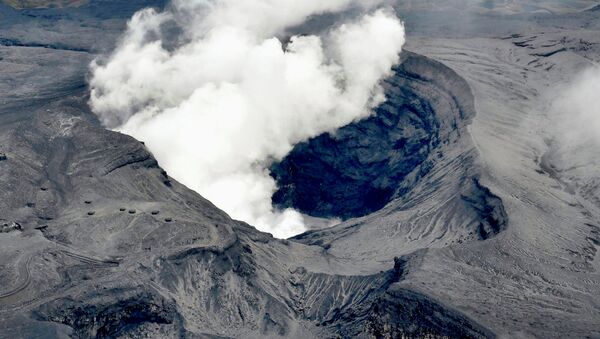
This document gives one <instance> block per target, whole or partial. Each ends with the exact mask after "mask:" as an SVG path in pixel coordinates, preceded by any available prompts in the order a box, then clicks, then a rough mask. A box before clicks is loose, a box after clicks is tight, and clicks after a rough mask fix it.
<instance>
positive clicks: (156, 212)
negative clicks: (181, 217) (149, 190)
mask: <svg viewBox="0 0 600 339" xmlns="http://www.w3.org/2000/svg"><path fill="white" fill-rule="evenodd" d="M151 213H152V215H157V214H158V213H160V212H159V211H152V212H151Z"/></svg>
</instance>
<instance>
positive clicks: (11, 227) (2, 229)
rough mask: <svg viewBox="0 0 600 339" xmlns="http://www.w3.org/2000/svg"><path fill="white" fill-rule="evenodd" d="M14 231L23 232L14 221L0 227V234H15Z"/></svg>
mask: <svg viewBox="0 0 600 339" xmlns="http://www.w3.org/2000/svg"><path fill="white" fill-rule="evenodd" d="M15 231H18V232H21V231H23V227H22V226H21V224H19V223H18V222H16V221H13V222H10V223H4V224H2V226H1V227H0V233H10V232H15Z"/></svg>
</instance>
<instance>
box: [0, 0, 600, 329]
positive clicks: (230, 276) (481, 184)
mask: <svg viewBox="0 0 600 339" xmlns="http://www.w3.org/2000/svg"><path fill="white" fill-rule="evenodd" d="M146 5H156V6H159V7H160V6H163V5H164V2H162V1H156V2H151V1H127V2H125V1H113V0H104V1H100V0H92V1H90V4H89V5H86V6H83V7H81V8H78V9H72V8H71V9H49V10H26V11H14V10H12V9H10V8H9V7H6V6H4V5H0V45H1V46H0V227H1V229H2V231H0V267H1V269H0V338H40V337H43V338H68V337H74V338H89V337H96V338H139V337H144V336H147V337H155V338H223V337H238V338H240V337H241V338H265V337H273V338H276V337H291V338H296V337H298V338H299V337H303V338H323V337H357V338H396V337H397V338H402V337H405V338H422V337H426V338H494V337H499V338H585V337H589V338H597V337H600V307H599V306H598V305H600V259H599V257H598V256H599V254H598V244H599V243H600V226H599V225H600V204H599V203H598V199H597V198H595V197H597V196H598V195H599V193H598V191H597V190H594V187H596V186H594V185H584V184H585V183H589V182H595V181H596V180H599V178H598V174H597V173H595V172H593V171H590V172H585V173H580V172H578V171H581V170H578V169H570V168H569V166H568V164H567V163H565V161H569V159H566V160H565V159H562V158H558V157H556V156H553V155H554V152H555V151H556V147H560V145H558V146H557V145H552V144H550V145H549V144H548V143H547V140H548V135H547V132H546V131H545V130H544V129H545V125H544V124H543V123H541V122H542V121H548V119H549V117H548V115H547V110H546V108H547V102H546V97H545V96H544V93H545V91H546V90H547V89H548V88H550V87H551V86H552V85H553V84H556V83H560V82H563V81H565V80H566V79H569V78H570V77H571V76H573V75H574V74H576V72H577V70H580V69H582V68H584V67H586V66H588V65H591V64H593V63H594V62H596V63H597V62H598V61H600V47H598V46H600V34H599V31H600V20H598V11H596V10H593V7H594V6H596V5H598V4H597V3H596V2H594V1H572V2H568V3H565V2H558V1H545V2H539V1H536V2H533V1H531V2H528V1H522V2H519V3H518V4H515V3H513V2H510V3H509V2H506V3H505V2H502V1H484V2H478V1H473V2H472V3H470V4H469V5H468V6H467V7H465V8H461V6H463V5H464V2H462V1H450V0H449V1H439V2H436V3H435V5H433V4H431V3H430V2H422V1H398V2H397V3H396V7H397V10H398V12H399V13H400V15H401V16H402V17H403V18H404V19H405V20H406V23H407V30H408V37H409V38H408V43H407V46H406V49H407V50H409V51H411V52H405V53H404V55H403V63H402V64H401V65H399V66H398V67H397V68H396V70H395V75H394V76H393V77H391V78H390V79H388V80H387V81H386V84H385V87H386V93H388V100H387V102H386V103H384V104H382V105H381V106H380V107H379V108H378V109H377V113H378V114H377V115H376V116H374V117H372V118H369V119H367V120H364V121H361V122H357V123H354V124H352V125H349V126H347V127H344V128H342V129H341V130H340V131H338V133H337V134H336V135H334V136H328V135H323V136H319V137H317V138H315V139H312V140H309V141H307V142H306V143H303V144H300V145H298V146H297V147H296V148H295V149H294V150H293V151H292V153H290V155H289V156H288V157H287V158H285V159H283V161H282V162H281V163H279V164H275V165H274V166H273V167H272V173H273V175H274V176H275V177H276V178H277V179H278V181H279V182H280V183H281V184H282V185H281V186H280V187H281V188H280V191H279V192H278V193H277V194H276V195H275V197H274V201H275V202H277V203H278V204H280V205H281V206H293V207H297V208H299V209H301V210H303V211H304V212H306V213H308V214H312V215H314V216H327V217H330V216H342V217H344V219H346V220H345V221H344V222H342V223H341V224H339V225H336V226H334V227H332V228H328V229H320V230H313V231H310V232H307V233H305V234H302V235H299V236H297V237H295V238H294V239H289V240H279V239H274V238H272V237H271V236H270V235H268V234H264V233H261V232H258V231H257V230H256V229H254V228H253V227H252V226H250V225H247V224H245V223H242V222H239V221H234V220H231V219H230V218H229V217H228V216H227V215H226V214H225V213H223V212H222V211H220V210H219V209H217V208H216V207H215V206H213V205H212V204H211V203H210V202H209V201H207V200H205V199H203V198H202V197H201V196H199V195H198V194H196V193H194V192H192V191H190V190H189V189H187V188H186V187H184V186H182V185H180V184H179V183H178V182H177V181H176V180H174V179H172V178H169V177H168V174H166V173H165V172H164V171H163V170H162V169H161V168H160V166H159V164H157V162H156V160H155V159H154V157H153V156H152V154H151V152H150V151H149V150H148V149H147V148H146V147H145V146H144V145H143V144H142V143H140V142H139V141H137V140H134V139H133V138H130V137H128V136H124V135H121V134H119V133H115V132H110V131H107V130H105V129H103V128H102V127H101V126H100V124H99V123H98V121H97V119H96V118H95V116H94V115H93V114H92V113H91V112H90V111H89V108H88V107H87V103H86V102H87V93H88V90H87V85H86V81H85V79H86V78H85V77H86V74H87V65H88V64H89V62H90V61H91V60H92V59H93V58H94V57H95V56H96V55H98V54H100V53H103V52H106V51H109V50H111V49H112V47H113V46H114V42H115V40H116V39H117V37H118V35H119V34H120V32H121V30H122V29H123V27H124V24H125V20H126V18H128V17H129V16H130V15H131V14H132V13H133V12H134V11H135V10H136V9H137V8H140V7H142V6H146ZM587 9H590V10H587ZM330 19H331V18H315V19H314V22H313V21H311V22H312V24H314V25H315V26H318V25H319V24H320V22H321V21H320V20H325V21H326V20H330ZM388 127H389V128H388ZM578 160H581V159H578ZM592 160H593V159H592ZM578 178H579V179H585V180H580V181H578V180H576V179H578ZM370 192H374V193H370ZM371 197H375V198H374V199H373V198H371ZM157 212H158V213H157Z"/></svg>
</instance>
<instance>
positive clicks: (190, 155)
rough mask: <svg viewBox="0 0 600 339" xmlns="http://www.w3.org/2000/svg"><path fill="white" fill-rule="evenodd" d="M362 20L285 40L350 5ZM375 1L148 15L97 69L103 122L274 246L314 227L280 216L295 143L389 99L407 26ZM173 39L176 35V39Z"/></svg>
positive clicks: (97, 106) (213, 1)
mask: <svg viewBox="0 0 600 339" xmlns="http://www.w3.org/2000/svg"><path fill="white" fill-rule="evenodd" d="M351 6H353V7H356V6H359V7H361V8H363V9H364V13H365V14H363V15H362V17H360V18H354V19H351V20H348V21H347V22H345V23H341V24H339V25H337V26H336V27H331V28H330V29H329V30H328V31H327V32H325V33H322V34H321V35H319V36H316V35H311V36H293V37H291V38H290V39H289V41H285V42H282V41H281V40H279V39H278V38H276V36H278V35H281V34H284V32H285V30H286V29H289V28H290V27H293V26H296V25H299V24H301V23H303V22H304V21H305V20H306V19H307V18H308V17H310V16H312V15H318V14H323V13H328V12H337V11H342V10H345V9H348V8H349V7H351ZM375 6H377V1H365V0H363V1H356V0H329V1H322V0H303V1H297V0H253V1H240V0H193V1H192V0H187V1H184V0H178V1H174V2H173V3H172V4H171V6H170V7H169V9H168V10H166V11H164V12H161V13H158V12H156V11H154V10H152V9H146V10H142V11H140V12H138V13H136V14H135V15H134V17H133V18H132V19H131V21H130V22H129V26H128V30H127V32H126V33H125V35H124V37H123V39H122V42H121V43H120V45H119V46H118V48H117V50H116V51H115V52H114V54H113V55H112V56H110V58H109V59H108V60H107V61H106V62H100V61H96V62H94V64H93V65H92V72H93V74H92V79H91V81H90V84H91V88H92V92H91V100H90V104H91V107H92V109H93V111H94V112H95V113H96V114H97V115H98V116H99V117H100V119H101V120H102V121H103V123H104V124H105V125H106V126H108V127H110V128H115V129H117V130H119V131H121V132H124V133H127V134H129V135H132V136H134V137H136V138H138V139H140V140H143V141H145V142H146V145H147V146H148V147H149V148H150V149H151V150H152V151H153V153H154V155H155V156H156V158H157V159H158V161H159V162H160V163H161V166H162V167H164V168H165V169H166V170H167V171H168V172H169V174H171V175H172V176H173V177H174V178H176V179H177V180H178V181H180V182H182V183H183V184H185V185H187V186H188V187H190V188H192V189H194V190H195V191H197V192H199V193H200V194H202V195H203V196H204V197H206V198H207V199H209V200H211V201H212V202H213V203H214V204H215V205H217V206H218V207H220V208H222V209H223V210H225V211H226V212H228V213H229V214H230V215H231V216H232V217H233V218H236V219H240V220H244V221H246V222H248V223H250V224H252V225H254V226H256V227H257V228H258V229H260V230H263V231H267V232H270V233H272V234H273V235H274V236H276V237H282V238H285V237H289V236H292V235H295V234H298V233H301V232H303V231H305V230H306V227H305V225H304V219H303V216H302V215H301V214H300V213H298V212H296V211H294V210H292V209H288V210H284V211H278V210H276V209H274V208H273V206H272V204H271V196H272V194H273V193H274V191H275V190H276V184H275V182H274V180H273V179H272V178H271V177H270V176H269V173H268V170H267V169H266V168H267V167H268V165H269V163H270V162H271V161H273V160H277V159H281V158H282V157H284V156H285V155H286V154H287V153H288V152H289V151H290V150H291V149H292V147H293V145H294V144H296V143H298V142H300V141H303V140H306V139H308V138H310V137H313V136H316V135H318V134H321V133H323V132H329V131H334V130H335V129H337V128H339V127H341V126H344V125H346V124H348V123H351V122H352V121H354V120H357V119H360V118H363V117H365V116H367V115H369V114H370V113H371V109H372V108H373V107H374V106H375V105H377V104H378V103H380V102H381V101H382V100H383V91H382V90H381V88H380V86H379V82H380V81H381V80H382V79H383V78H385V77H386V76H388V75H390V73H391V68H392V66H393V65H394V64H395V63H397V62H398V54H399V52H400V50H401V48H402V46H403V44H404V27H403V25H402V23H401V22H400V21H399V20H398V19H397V18H396V16H395V14H394V13H393V12H391V11H389V10H385V9H377V8H375ZM173 32H175V33H173Z"/></svg>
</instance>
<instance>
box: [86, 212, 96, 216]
mask: <svg viewBox="0 0 600 339" xmlns="http://www.w3.org/2000/svg"><path fill="white" fill-rule="evenodd" d="M94 214H96V212H95V211H89V212H87V215H94Z"/></svg>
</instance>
